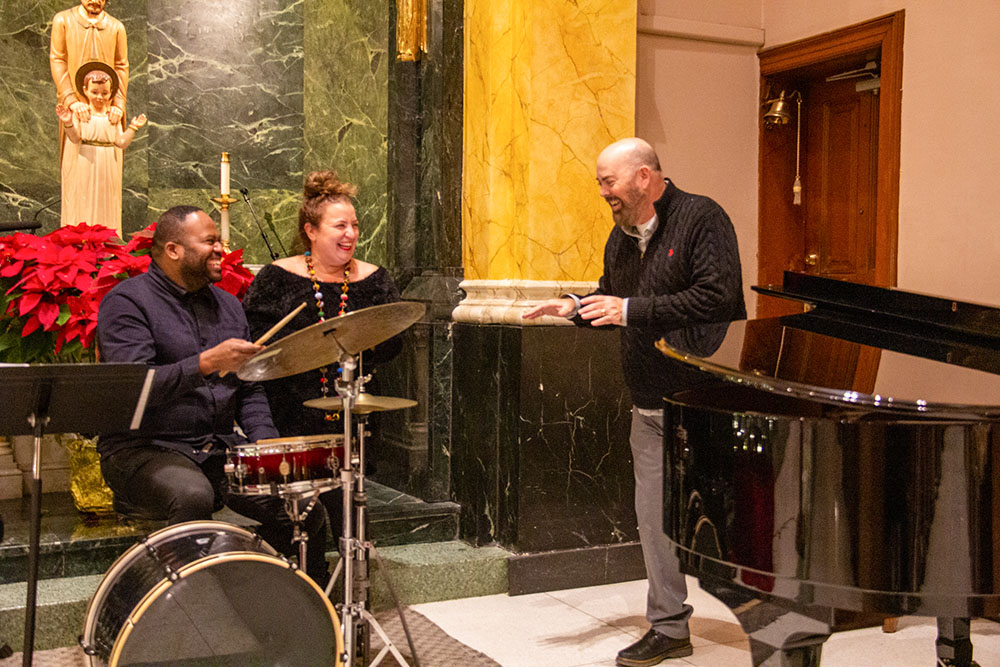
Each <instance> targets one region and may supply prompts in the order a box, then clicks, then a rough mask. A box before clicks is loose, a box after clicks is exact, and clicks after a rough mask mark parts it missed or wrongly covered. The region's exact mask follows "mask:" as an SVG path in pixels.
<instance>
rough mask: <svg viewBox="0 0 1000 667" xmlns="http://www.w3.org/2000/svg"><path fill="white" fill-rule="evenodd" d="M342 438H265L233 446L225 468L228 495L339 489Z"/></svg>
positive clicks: (296, 492) (303, 492)
mask: <svg viewBox="0 0 1000 667" xmlns="http://www.w3.org/2000/svg"><path fill="white" fill-rule="evenodd" d="M343 445H344V436H343V435H303V436H297V437H293V438H268V439H266V440H258V441H257V442H252V443H249V444H246V445H236V446H235V447H234V448H233V450H232V454H231V456H230V462H229V463H228V464H227V466H226V474H227V475H228V477H229V492H230V493H236V494H240V495H259V494H278V495H286V494H305V493H312V492H313V491H315V490H320V491H326V490H328V489H334V488H337V487H339V486H340V478H339V477H338V475H339V474H340V473H339V470H340V465H341V463H342V462H343V460H344V446H343Z"/></svg>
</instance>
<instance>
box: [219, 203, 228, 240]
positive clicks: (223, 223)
mask: <svg viewBox="0 0 1000 667" xmlns="http://www.w3.org/2000/svg"><path fill="white" fill-rule="evenodd" d="M219 223H220V224H219V226H220V227H221V228H222V229H221V231H220V232H219V235H220V237H221V239H222V245H223V246H227V245H228V244H229V207H228V206H227V205H225V204H223V205H222V210H221V211H219Z"/></svg>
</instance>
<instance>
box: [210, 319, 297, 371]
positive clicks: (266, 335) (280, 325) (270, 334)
mask: <svg viewBox="0 0 1000 667" xmlns="http://www.w3.org/2000/svg"><path fill="white" fill-rule="evenodd" d="M305 307H306V302H305V301H303V302H302V303H300V304H299V305H298V306H297V307H296V308H295V310H293V311H292V312H290V313H288V314H287V315H285V316H284V317H282V318H281V319H280V320H278V323H277V324H275V325H274V326H273V327H271V328H270V329H268V330H267V331H265V332H264V335H263V336H261V337H260V338H258V339H257V340H255V341H254V342H253V344H254V345H263V344H264V343H266V342H267V341H269V340H271V338H272V337H273V336H274V334H276V333H278V332H279V331H281V329H282V328H283V327H284V326H285V325H286V324H288V323H289V322H291V321H292V318H293V317H295V316H296V315H298V314H299V313H300V312H301V311H302V309H303V308H305ZM228 373H229V371H222V372H221V373H219V377H220V378H224V377H226V375H227V374H228Z"/></svg>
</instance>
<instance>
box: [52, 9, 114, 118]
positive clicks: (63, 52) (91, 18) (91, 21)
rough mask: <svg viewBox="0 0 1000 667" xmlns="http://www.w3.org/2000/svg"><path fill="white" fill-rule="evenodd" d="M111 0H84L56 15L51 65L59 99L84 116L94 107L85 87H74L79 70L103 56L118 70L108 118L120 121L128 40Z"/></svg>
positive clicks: (103, 60) (102, 60) (102, 58)
mask: <svg viewBox="0 0 1000 667" xmlns="http://www.w3.org/2000/svg"><path fill="white" fill-rule="evenodd" d="M106 4H107V0H80V4H79V6H77V7H73V8H71V9H65V10H63V11H61V12H59V13H58V14H56V15H55V17H53V19H52V36H51V38H50V40H49V67H50V69H51V70H52V80H53V81H54V82H55V84H56V94H57V96H58V97H57V101H58V103H59V104H61V105H63V106H64V107H67V108H68V109H70V110H71V111H72V112H73V113H74V115H76V116H77V117H78V118H80V119H81V120H86V119H87V116H88V114H89V113H90V110H89V109H90V107H89V105H88V104H87V99H86V97H84V95H83V91H82V90H79V89H78V88H75V87H74V82H75V79H76V71H77V70H78V69H80V66H81V65H82V64H84V63H86V62H89V61H91V60H99V61H101V62H103V63H106V64H107V65H109V66H110V67H111V68H113V69H114V70H115V73H116V74H117V75H118V90H117V92H116V93H115V98H114V99H113V100H112V101H111V108H110V110H109V111H108V118H109V120H110V121H111V123H112V124H117V123H120V122H122V121H123V119H124V118H125V91H126V89H127V88H128V42H127V40H126V39H125V26H123V25H122V22H121V21H119V20H118V19H116V18H114V17H113V16H111V15H110V14H108V13H107V12H105V11H104V6H105V5H106Z"/></svg>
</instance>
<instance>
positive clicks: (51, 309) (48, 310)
mask: <svg viewBox="0 0 1000 667" xmlns="http://www.w3.org/2000/svg"><path fill="white" fill-rule="evenodd" d="M58 317H59V306H57V305H56V304H54V303H52V302H51V301H43V302H42V304H41V305H40V306H38V320H39V321H40V322H41V323H42V328H43V329H45V330H46V331H51V330H52V325H53V324H55V323H56V318H58Z"/></svg>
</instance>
